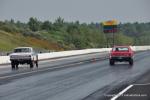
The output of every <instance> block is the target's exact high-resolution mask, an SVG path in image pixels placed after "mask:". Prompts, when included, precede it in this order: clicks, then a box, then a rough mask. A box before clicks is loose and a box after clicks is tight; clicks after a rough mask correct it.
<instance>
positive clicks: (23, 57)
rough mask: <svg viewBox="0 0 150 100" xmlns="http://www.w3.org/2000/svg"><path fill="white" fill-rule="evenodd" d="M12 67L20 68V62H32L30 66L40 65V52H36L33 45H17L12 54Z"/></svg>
mask: <svg viewBox="0 0 150 100" xmlns="http://www.w3.org/2000/svg"><path fill="white" fill-rule="evenodd" d="M10 61H11V67H12V69H15V68H16V69H18V65H19V64H30V68H33V67H34V64H36V67H38V54H36V53H35V51H34V50H33V48H32V47H17V48H15V49H14V51H13V53H12V54H10Z"/></svg>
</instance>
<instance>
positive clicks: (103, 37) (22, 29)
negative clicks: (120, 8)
mask: <svg viewBox="0 0 150 100" xmlns="http://www.w3.org/2000/svg"><path fill="white" fill-rule="evenodd" d="M0 30H3V31H6V32H8V33H20V34H22V35H23V36H31V37H35V38H38V39H44V40H47V41H49V42H54V43H57V44H58V45H59V46H60V47H62V48H63V49H66V50H68V49H84V48H101V47H107V46H111V43H112V37H111V34H104V33H103V26H102V24H101V23H100V22H99V23H94V22H91V23H90V24H87V23H80V22H79V21H75V22H66V21H64V19H63V18H61V17H58V18H57V19H56V20H55V21H54V22H51V21H49V20H46V21H40V20H38V19H37V18H35V17H31V18H29V21H28V22H26V23H23V22H20V21H14V20H13V19H11V20H6V21H0ZM149 34H150V22H149V23H148V22H147V23H138V22H135V23H119V25H118V32H117V33H115V44H116V45H149V44H150V35H149Z"/></svg>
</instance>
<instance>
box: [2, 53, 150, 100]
mask: <svg viewBox="0 0 150 100" xmlns="http://www.w3.org/2000/svg"><path fill="white" fill-rule="evenodd" d="M105 56H108V54H104V53H96V54H89V55H82V56H76V57H68V58H62V59H58V60H47V61H42V62H40V64H39V68H38V69H37V68H34V69H32V70H31V69H30V68H29V66H26V65H23V66H19V70H16V71H12V70H11V68H10V65H2V66H0V100H102V99H101V98H103V97H109V96H110V95H109V94H107V93H109V91H111V90H112V89H114V88H115V87H119V86H121V85H123V84H129V83H130V82H134V81H135V80H137V79H138V78H139V77H141V76H142V75H143V74H144V73H146V72H148V71H150V66H149V65H150V51H146V52H139V53H136V54H135V57H134V65H133V66H130V65H128V63H118V64H116V65H115V66H110V65H109V63H108V59H106V57H105Z"/></svg>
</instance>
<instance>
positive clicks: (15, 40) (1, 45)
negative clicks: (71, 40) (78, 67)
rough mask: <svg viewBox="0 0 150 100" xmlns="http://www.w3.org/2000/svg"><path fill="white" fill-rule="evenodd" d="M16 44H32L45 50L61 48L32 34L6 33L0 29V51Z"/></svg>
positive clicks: (11, 47) (9, 48)
mask: <svg viewBox="0 0 150 100" xmlns="http://www.w3.org/2000/svg"><path fill="white" fill-rule="evenodd" d="M18 46H32V47H34V48H39V49H40V48H42V49H45V50H58V51H59V50H63V48H61V47H60V46H59V45H58V44H57V43H52V42H49V41H48V40H44V39H38V38H36V37H32V36H24V35H22V34H21V33H8V32H5V31H2V30H0V51H2V52H3V51H11V50H12V49H13V48H15V47H18Z"/></svg>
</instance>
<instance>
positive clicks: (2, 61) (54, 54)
mask: <svg viewBox="0 0 150 100" xmlns="http://www.w3.org/2000/svg"><path fill="white" fill-rule="evenodd" d="M132 49H133V50H134V51H143V50H150V46H132ZM110 50H111V48H100V49H99V48H97V49H84V50H71V51H61V52H51V53H41V54H38V57H39V60H44V59H51V58H53V59H54V58H59V57H60V58H61V57H67V56H75V55H82V54H89V53H98V52H109V51H110ZM9 59H10V58H9V56H0V64H6V63H10V60H9Z"/></svg>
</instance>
